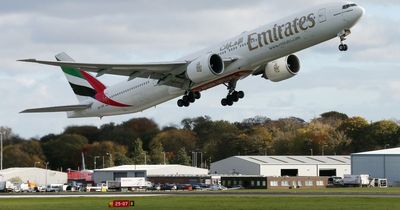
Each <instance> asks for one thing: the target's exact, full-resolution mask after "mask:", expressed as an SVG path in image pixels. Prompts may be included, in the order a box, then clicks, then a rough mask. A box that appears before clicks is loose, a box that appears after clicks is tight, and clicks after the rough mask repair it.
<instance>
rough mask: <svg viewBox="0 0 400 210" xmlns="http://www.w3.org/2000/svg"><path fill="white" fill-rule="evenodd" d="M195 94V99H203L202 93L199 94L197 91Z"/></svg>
mask: <svg viewBox="0 0 400 210" xmlns="http://www.w3.org/2000/svg"><path fill="white" fill-rule="evenodd" d="M193 94H194V98H195V99H200V98H201V94H200V92H197V91H196V92H194V93H193Z"/></svg>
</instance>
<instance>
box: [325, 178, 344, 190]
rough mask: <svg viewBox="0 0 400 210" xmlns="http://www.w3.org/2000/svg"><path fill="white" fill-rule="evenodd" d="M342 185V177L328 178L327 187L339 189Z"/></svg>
mask: <svg viewBox="0 0 400 210" xmlns="http://www.w3.org/2000/svg"><path fill="white" fill-rule="evenodd" d="M343 185H344V182H343V179H342V177H338V176H332V177H329V178H328V186H329V187H341V186H343Z"/></svg>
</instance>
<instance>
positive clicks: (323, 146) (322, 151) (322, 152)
mask: <svg viewBox="0 0 400 210" xmlns="http://www.w3.org/2000/svg"><path fill="white" fill-rule="evenodd" d="M325 147H326V145H322V148H321V154H322V156H324V148H325Z"/></svg>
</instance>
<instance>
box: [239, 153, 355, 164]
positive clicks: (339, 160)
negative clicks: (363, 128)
mask: <svg viewBox="0 0 400 210" xmlns="http://www.w3.org/2000/svg"><path fill="white" fill-rule="evenodd" d="M234 157H235V158H240V159H242V160H246V161H249V162H252V163H255V164H259V165H310V164H312V165H315V164H318V165H349V164H350V156H336V155H335V156H234Z"/></svg>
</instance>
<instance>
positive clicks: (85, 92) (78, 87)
mask: <svg viewBox="0 0 400 210" xmlns="http://www.w3.org/2000/svg"><path fill="white" fill-rule="evenodd" d="M55 57H56V59H57V60H58V61H70V62H75V61H74V60H73V59H72V58H71V57H69V56H68V55H67V54H66V53H64V52H63V53H59V54H57V55H56V56H55ZM61 69H62V70H63V72H64V74H65V76H66V77H67V80H68V82H69V84H70V85H71V88H72V90H73V91H74V93H75V95H76V97H77V98H78V101H79V102H80V103H82V102H84V101H87V100H88V99H89V98H93V99H95V98H96V94H97V93H98V92H102V91H104V89H105V88H106V87H105V86H104V85H103V84H102V83H101V82H100V81H98V80H97V79H96V78H94V77H93V76H91V75H90V74H88V73H87V72H85V71H82V70H79V69H77V68H73V67H67V66H61Z"/></svg>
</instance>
